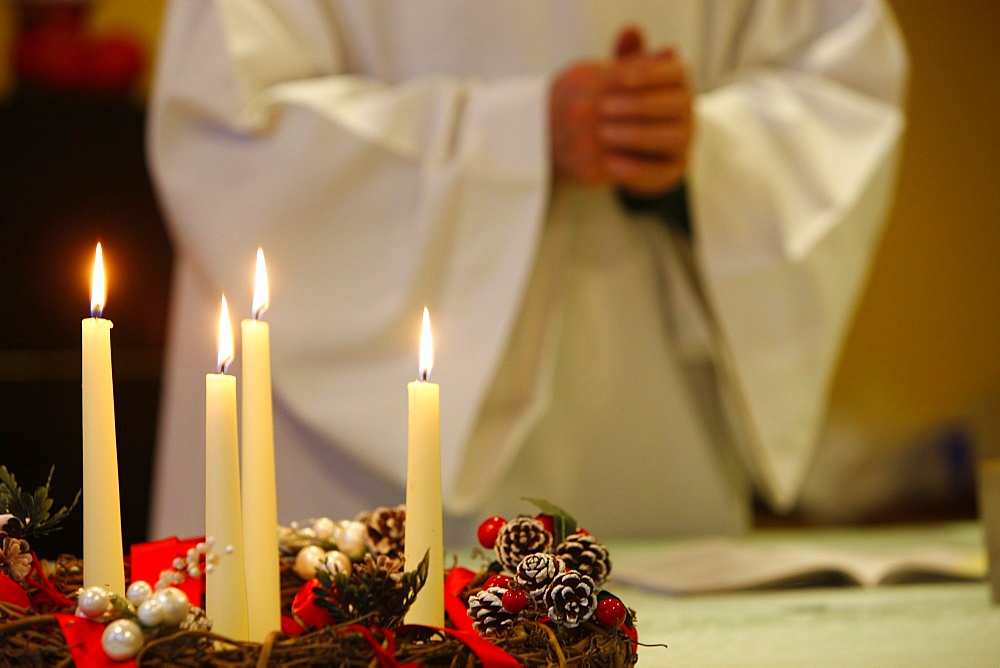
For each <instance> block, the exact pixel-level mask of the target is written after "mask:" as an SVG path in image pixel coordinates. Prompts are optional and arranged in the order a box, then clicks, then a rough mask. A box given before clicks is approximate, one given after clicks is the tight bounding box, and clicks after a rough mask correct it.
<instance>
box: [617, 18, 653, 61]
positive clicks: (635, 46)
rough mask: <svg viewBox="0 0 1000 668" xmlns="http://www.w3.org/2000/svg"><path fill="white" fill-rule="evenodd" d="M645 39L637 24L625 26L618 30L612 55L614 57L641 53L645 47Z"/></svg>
mask: <svg viewBox="0 0 1000 668" xmlns="http://www.w3.org/2000/svg"><path fill="white" fill-rule="evenodd" d="M645 41H646V40H645V38H644V37H643V34H642V30H640V29H639V28H638V27H637V26H634V25H628V26H625V27H624V28H622V29H621V30H620V31H619V32H618V37H617V38H616V39H615V48H614V55H615V57H616V58H625V57H626V56H634V55H637V54H639V53H642V51H643V50H644V49H645Z"/></svg>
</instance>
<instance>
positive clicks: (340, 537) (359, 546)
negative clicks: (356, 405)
mask: <svg viewBox="0 0 1000 668" xmlns="http://www.w3.org/2000/svg"><path fill="white" fill-rule="evenodd" d="M367 534H368V528H367V527H366V526H365V525H364V524H363V523H362V522H355V521H353V520H349V521H346V522H341V523H340V524H338V525H337V526H336V528H335V529H334V530H333V542H334V543H335V544H336V545H337V549H338V550H340V551H341V552H343V553H344V554H346V555H347V556H348V558H350V559H351V561H361V558H362V557H364V556H365V550H366V549H367V548H366V547H365V537H366V536H367Z"/></svg>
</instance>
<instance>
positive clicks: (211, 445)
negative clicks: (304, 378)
mask: <svg viewBox="0 0 1000 668" xmlns="http://www.w3.org/2000/svg"><path fill="white" fill-rule="evenodd" d="M232 361H233V329H232V324H231V323H230V321H229V308H228V307H227V306H226V297H225V295H223V297H222V313H221V315H220V316H219V366H218V369H219V373H210V374H206V376H205V536H206V537H211V538H212V539H213V540H214V541H215V547H214V549H215V550H216V551H222V550H225V551H226V552H229V548H230V546H231V547H232V551H231V552H229V554H225V555H223V556H222V557H221V559H219V563H217V564H216V565H215V567H214V568H213V569H212V571H211V572H210V573H207V574H206V575H205V614H206V615H207V616H208V618H209V619H211V620H212V631H214V632H215V633H219V634H221V635H223V636H226V637H228V638H232V639H233V640H248V636H247V593H246V578H245V577H244V573H245V571H244V567H243V522H242V514H241V512H240V461H239V452H238V450H239V442H238V440H237V433H236V378H235V377H234V376H229V375H227V374H226V370H227V369H228V368H229V363H230V362H232ZM272 556H273V555H272Z"/></svg>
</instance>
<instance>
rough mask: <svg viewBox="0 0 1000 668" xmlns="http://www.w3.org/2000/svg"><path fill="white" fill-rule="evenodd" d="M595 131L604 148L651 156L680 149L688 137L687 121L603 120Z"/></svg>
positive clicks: (669, 153)
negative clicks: (638, 121)
mask: <svg viewBox="0 0 1000 668" xmlns="http://www.w3.org/2000/svg"><path fill="white" fill-rule="evenodd" d="M598 134H599V136H600V138H601V141H602V142H603V144H604V148H605V150H610V151H629V152H634V153H641V154H645V155H650V156H666V155H675V154H679V153H683V152H685V151H686V150H687V146H688V143H689V142H690V138H691V133H690V127H689V126H688V124H687V123H631V122H616V121H612V122H603V123H601V124H600V127H599V129H598Z"/></svg>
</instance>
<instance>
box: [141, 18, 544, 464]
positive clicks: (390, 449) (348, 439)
mask: <svg viewBox="0 0 1000 668" xmlns="http://www.w3.org/2000/svg"><path fill="white" fill-rule="evenodd" d="M324 7H325V6H324V5H323V4H322V3H314V2H307V1H306V0H301V1H299V2H294V3H292V2H286V3H282V2H263V1H259V0H239V1H234V2H228V1H225V0H218V1H213V2H209V1H207V0H185V1H180V2H175V3H173V4H172V5H171V7H170V11H169V14H168V19H167V23H166V26H165V32H164V36H163V44H164V47H163V50H162V52H161V56H160V61H159V64H158V71H157V76H156V81H155V85H154V95H153V99H152V105H151V113H150V126H149V134H148V148H149V154H150V160H151V165H152V168H153V173H154V177H155V181H156V183H157V187H158V189H159V193H160V195H161V199H162V201H163V203H164V206H165V209H166V213H167V218H168V220H169V224H170V228H171V231H172V234H173V239H174V241H175V244H176V250H177V252H179V253H183V254H184V255H185V256H186V257H188V258H193V260H194V264H195V265H196V267H197V269H198V271H199V273H200V274H201V275H202V276H203V277H204V280H205V281H206V282H208V283H209V284H210V285H211V286H213V287H214V288H215V289H218V290H220V291H221V290H225V291H227V293H230V294H231V295H232V294H235V295H236V296H230V303H231V304H233V306H232V308H233V309H235V313H237V314H239V313H240V306H239V304H240V303H242V302H240V301H239V300H240V299H242V298H243V297H241V295H245V300H246V301H245V307H246V310H245V311H244V313H247V314H249V310H250V296H249V295H250V290H251V288H252V269H253V257H254V253H255V250H256V247H257V246H258V245H259V246H262V247H263V248H264V251H265V254H266V256H267V260H268V270H269V274H270V279H271V283H272V293H271V294H272V304H271V308H270V310H269V311H268V315H267V319H268V320H269V321H270V322H271V324H272V327H271V331H272V346H273V348H272V356H273V367H274V383H275V393H276V395H278V396H280V397H281V399H282V400H283V401H284V402H285V404H286V405H288V406H290V407H292V409H293V410H294V411H295V412H296V414H297V415H298V416H299V417H300V418H301V419H302V420H304V421H305V422H306V423H307V424H308V425H309V426H310V427H311V428H313V429H316V430H318V431H319V432H320V433H322V434H324V435H325V436H326V437H327V438H329V439H330V440H331V441H333V442H335V443H337V444H338V445H340V446H342V447H345V448H348V449H349V450H350V451H351V452H353V453H354V454H355V455H356V456H357V457H358V458H359V459H360V460H362V461H364V462H366V463H368V464H369V465H371V466H372V467H373V468H375V469H376V470H380V471H382V472H383V473H384V474H386V475H389V476H391V477H393V478H395V479H396V480H398V481H402V480H404V479H405V466H406V462H405V459H406V458H405V456H403V453H404V452H405V442H406V441H405V439H406V409H405V405H406V404H405V402H406V390H405V384H406V382H407V381H408V380H412V379H414V378H415V377H416V376H417V366H418V341H419V333H420V315H421V311H422V308H423V307H424V306H425V305H426V306H428V307H429V308H430V311H431V319H432V326H433V328H434V333H435V345H436V346H437V348H438V350H437V354H436V360H437V362H436V365H435V368H434V372H433V379H434V380H437V381H439V382H441V383H442V384H443V385H444V384H446V385H447V388H448V389H447V394H448V397H447V401H448V404H449V410H448V413H447V414H446V415H443V416H442V449H443V453H442V458H443V461H444V467H445V469H446V470H445V474H446V475H448V473H449V467H452V466H453V462H457V461H458V459H459V457H457V456H455V454H456V453H455V449H456V448H458V447H459V444H461V443H463V442H465V441H466V440H467V435H468V433H469V432H470V431H471V429H472V427H473V422H474V419H475V417H476V415H477V412H478V406H479V405H480V404H481V402H482V400H483V395H484V394H485V392H486V390H487V388H488V385H489V382H490V381H491V378H492V375H493V373H494V371H495V369H496V367H497V365H498V363H499V359H500V356H501V355H502V353H503V348H504V345H505V343H506V340H507V338H508V336H509V333H510V330H511V328H512V327H513V322H514V319H515V316H516V314H517V310H518V308H519V305H520V299H521V297H522V293H523V290H524V286H525V283H526V281H527V279H528V275H529V271H530V268H531V263H532V260H533V257H534V253H535V250H536V245H537V243H538V239H539V236H540V234H541V227H542V221H543V218H544V211H545V207H546V204H547V198H548V187H549V172H548V163H549V158H548V155H547V150H548V143H547V139H546V127H547V126H546V123H547V101H548V96H547V91H548V81H547V79H546V78H545V77H543V76H537V77H524V78H507V79H500V80H491V81H476V80H458V79H453V78H445V77H440V78H427V79H420V80H412V81H408V82H404V83H398V84H393V85H390V84H389V83H387V82H383V81H378V80H374V79H372V78H370V77H364V76H358V75H356V74H351V73H348V72H347V71H346V70H347V68H346V66H345V64H344V61H345V58H346V57H345V55H344V52H345V49H344V46H343V44H342V43H341V42H340V41H339V39H338V26H337V25H335V21H334V19H333V18H332V17H331V16H330V15H329V13H328V12H327V11H325V10H324ZM212 326H213V325H212V324H211V323H206V327H212Z"/></svg>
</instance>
